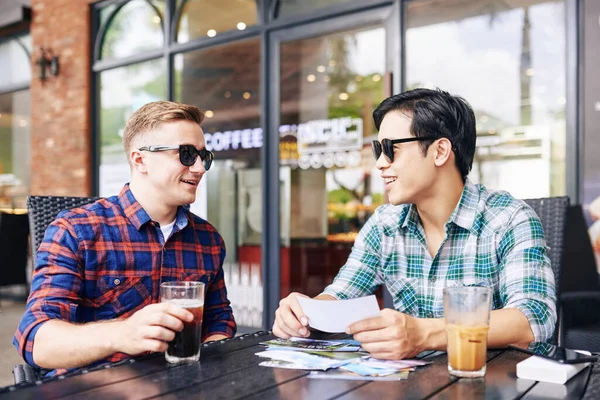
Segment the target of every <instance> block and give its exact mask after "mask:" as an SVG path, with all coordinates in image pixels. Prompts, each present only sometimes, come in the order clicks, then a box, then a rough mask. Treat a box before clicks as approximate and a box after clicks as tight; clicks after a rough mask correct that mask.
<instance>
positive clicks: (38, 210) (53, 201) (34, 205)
mask: <svg viewBox="0 0 600 400" xmlns="http://www.w3.org/2000/svg"><path fill="white" fill-rule="evenodd" d="M99 199H100V197H64V196H29V197H27V213H28V215H29V231H30V234H31V259H32V260H33V265H34V268H35V261H36V252H37V249H38V247H40V244H41V243H42V240H43V239H44V234H45V233H46V228H48V225H50V223H51V222H52V221H54V219H55V218H56V216H57V215H58V213H59V212H61V211H63V210H70V209H72V208H77V207H81V206H83V205H86V204H89V203H93V202H94V201H96V200H99Z"/></svg>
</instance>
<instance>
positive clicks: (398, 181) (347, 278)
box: [273, 89, 556, 359]
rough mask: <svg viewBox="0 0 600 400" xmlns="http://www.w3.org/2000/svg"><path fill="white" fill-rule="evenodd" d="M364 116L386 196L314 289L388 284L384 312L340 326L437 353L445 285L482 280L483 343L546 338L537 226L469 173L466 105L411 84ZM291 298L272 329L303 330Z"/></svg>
mask: <svg viewBox="0 0 600 400" xmlns="http://www.w3.org/2000/svg"><path fill="white" fill-rule="evenodd" d="M373 118H374V120H375V126H376V127H377V129H378V130H379V137H378V140H375V141H373V144H372V146H373V154H374V155H375V159H376V167H377V168H378V169H379V170H380V171H381V178H382V179H383V180H384V181H385V189H386V192H387V194H388V199H389V204H385V205H383V206H381V207H379V208H378V209H377V210H376V211H375V213H374V214H373V216H371V218H370V219H369V220H368V221H367V222H366V224H365V226H364V227H363V228H362V229H361V231H360V233H359V235H358V237H357V239H356V241H355V243H354V247H353V248H352V253H351V254H350V256H349V258H348V261H347V262H346V264H345V265H344V266H343V267H342V268H341V270H340V272H339V274H338V275H337V276H336V278H335V280H334V281H333V283H332V284H331V285H329V286H328V287H327V288H325V290H324V292H323V293H322V294H321V295H319V296H317V298H318V299H323V300H335V299H349V298H354V297H360V296H366V295H369V294H372V293H373V292H374V291H375V289H376V288H377V287H378V286H380V285H386V287H387V289H388V290H389V292H390V293H391V295H392V298H393V301H394V309H384V310H382V311H381V315H380V316H379V317H376V318H371V319H366V320H363V321H359V322H356V323H355V324H352V325H351V326H349V327H348V328H347V332H348V333H350V334H353V335H354V338H355V339H356V340H358V341H360V342H361V343H362V347H363V348H364V349H365V350H367V351H369V352H370V353H371V354H372V355H373V356H374V357H377V358H383V359H402V358H409V357H413V356H415V355H416V354H418V353H419V352H421V351H423V350H429V349H437V350H445V349H446V332H445V329H444V319H443V312H444V304H443V288H444V287H453V286H487V287H490V288H492V290H493V293H494V294H493V300H492V303H493V304H492V308H493V311H492V312H491V317H490V330H489V336H488V345H489V346H490V347H504V346H506V345H508V344H511V343H520V342H531V341H534V340H535V341H546V340H548V339H550V338H551V336H552V333H553V332H554V328H555V325H556V291H555V288H554V274H553V272H552V269H551V267H550V260H549V259H548V249H547V247H546V241H545V240H544V232H543V229H542V224H541V222H540V220H539V218H538V216H537V215H536V214H535V212H534V211H533V210H532V209H531V207H529V206H528V205H527V204H525V203H524V202H523V201H521V200H517V199H515V198H514V197H512V196H511V195H510V194H508V193H507V192H502V191H493V190H489V189H487V188H486V187H485V186H483V185H479V184H477V185H476V184H474V183H472V182H471V181H469V179H468V178H467V175H468V174H469V171H470V169H471V166H472V163H473V156H474V155H475V141H476V129H475V115H474V113H473V110H472V109H471V106H470V105H469V104H468V103H467V102H466V101H465V100H464V99H462V98H460V97H457V96H452V95H450V94H448V93H447V92H444V91H441V90H428V89H416V90H412V91H408V92H404V93H400V94H397V95H395V96H392V97H389V98H387V99H385V100H384V101H383V102H382V103H381V104H380V105H379V106H378V107H377V109H376V110H375V111H374V112H373ZM299 296H304V295H302V294H299V293H292V294H290V295H289V296H288V297H286V298H284V299H282V300H281V302H280V307H279V308H278V309H277V311H276V318H275V324H274V325H273V333H274V334H275V335H277V336H280V337H284V338H288V337H290V336H301V337H306V336H308V335H309V331H308V329H307V326H308V322H309V321H308V320H307V318H306V316H305V315H304V314H303V312H302V308H301V307H300V305H299V304H298V297H299Z"/></svg>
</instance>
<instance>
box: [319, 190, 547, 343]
mask: <svg viewBox="0 0 600 400" xmlns="http://www.w3.org/2000/svg"><path fill="white" fill-rule="evenodd" d="M445 227H446V238H445V239H444V241H443V242H442V245H441V246H440V249H439V250H438V252H437V254H436V256H435V257H434V258H432V257H431V255H430V254H429V252H428V250H427V240H426V237H425V231H424V230H423V226H422V225H421V223H420V219H419V215H418V213H417V209H416V207H415V206H414V205H412V204H404V205H398V206H394V205H391V204H385V205H383V206H381V207H378V208H377V210H376V211H375V213H374V214H373V216H371V218H369V220H368V221H367V222H366V224H365V225H364V226H363V228H362V229H361V231H360V233H359V234H358V237H357V238H356V241H355V243H354V247H353V248H352V253H351V254H350V257H349V258H348V261H347V262H346V264H345V265H344V266H343V267H342V268H341V269H340V272H339V273H338V275H337V276H336V278H335V280H334V281H333V283H332V284H331V285H329V286H328V287H327V288H326V289H325V291H324V293H326V294H329V295H332V296H333V297H335V298H337V299H348V298H355V297H361V296H366V295H369V294H372V293H373V292H374V291H375V289H376V288H377V287H378V286H379V285H382V284H385V285H386V286H387V289H388V290H389V292H390V294H391V295H392V298H393V300H394V307H395V309H396V310H398V311H402V312H404V313H406V314H409V315H412V316H415V317H419V318H440V317H443V315H444V301H443V293H442V289H443V288H445V287H452V286H472V285H477V286H488V287H491V288H492V289H493V290H494V296H493V306H492V307H493V309H499V308H516V309H518V310H520V311H521V312H523V314H525V316H526V317H527V319H528V320H529V323H530V325H531V329H532V331H533V334H534V336H535V340H536V341H545V340H548V339H550V337H551V336H552V333H553V332H554V327H555V325H556V293H555V289H554V274H553V272H552V268H551V267H550V260H549V258H548V248H547V247H546V241H545V239H544V232H543V229H542V224H541V222H540V220H539V218H538V217H537V215H536V214H535V212H534V211H533V210H532V209H531V208H530V207H529V206H528V205H527V204H525V203H524V202H523V201H521V200H517V199H515V198H513V197H512V196H511V195H510V194H508V193H506V192H502V191H498V192H495V191H490V190H487V189H486V188H485V187H484V186H482V185H475V184H473V183H471V182H470V181H468V180H467V182H466V184H465V187H464V189H463V193H462V196H461V198H460V201H459V203H458V206H457V207H456V209H455V210H454V212H453V213H452V215H451V216H450V219H449V220H448V222H446V226H445Z"/></svg>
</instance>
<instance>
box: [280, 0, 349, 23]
mask: <svg viewBox="0 0 600 400" xmlns="http://www.w3.org/2000/svg"><path fill="white" fill-rule="evenodd" d="M271 1H273V2H274V3H275V4H274V9H273V19H277V18H282V17H288V16H290V15H296V14H301V13H304V12H308V11H314V10H317V9H319V8H325V7H329V6H332V5H335V4H344V3H350V2H352V1H354V0H271Z"/></svg>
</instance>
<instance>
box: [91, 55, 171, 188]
mask: <svg viewBox="0 0 600 400" xmlns="http://www.w3.org/2000/svg"><path fill="white" fill-rule="evenodd" d="M165 91H166V81H165V67H164V62H163V60H160V59H159V60H152V61H147V62H144V63H140V64H133V65H129V66H127V67H121V68H116V69H112V70H108V71H104V72H102V73H101V74H100V196H103V197H105V196H112V195H114V194H116V193H118V192H119V191H120V190H121V188H122V186H123V184H125V182H127V181H128V180H129V166H128V164H127V158H126V156H125V151H124V149H123V129H124V128H125V123H126V122H127V119H128V118H129V117H130V116H131V114H132V113H133V112H134V111H135V110H137V109H138V108H140V107H141V106H143V105H144V104H146V103H149V102H151V101H157V100H165V98H166V94H165Z"/></svg>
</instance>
